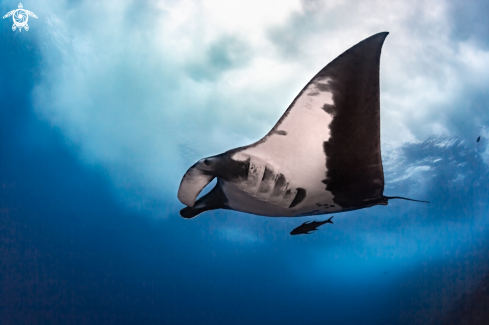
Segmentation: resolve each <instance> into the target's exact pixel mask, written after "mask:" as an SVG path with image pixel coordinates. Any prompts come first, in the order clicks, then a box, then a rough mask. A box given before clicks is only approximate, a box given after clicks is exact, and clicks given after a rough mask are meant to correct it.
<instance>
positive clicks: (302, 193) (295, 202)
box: [289, 187, 306, 208]
mask: <svg viewBox="0 0 489 325" xmlns="http://www.w3.org/2000/svg"><path fill="white" fill-rule="evenodd" d="M305 198H306V190H305V189H303V188H301V187H299V188H297V194H296V195H295V198H294V200H293V201H292V203H291V204H290V206H289V208H293V207H295V206H297V205H298V204H299V203H301V202H302V201H304V199H305Z"/></svg>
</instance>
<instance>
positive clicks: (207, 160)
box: [204, 158, 211, 166]
mask: <svg viewBox="0 0 489 325" xmlns="http://www.w3.org/2000/svg"><path fill="white" fill-rule="evenodd" d="M210 164H211V161H210V160H209V159H207V158H206V159H204V165H206V166H209V165H210Z"/></svg>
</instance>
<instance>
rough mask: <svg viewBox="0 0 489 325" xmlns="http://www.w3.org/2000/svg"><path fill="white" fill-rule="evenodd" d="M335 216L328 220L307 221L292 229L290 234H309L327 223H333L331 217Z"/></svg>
mask: <svg viewBox="0 0 489 325" xmlns="http://www.w3.org/2000/svg"><path fill="white" fill-rule="evenodd" d="M333 217H334V216H333ZM333 217H331V218H329V219H328V220H324V221H306V222H304V223H303V224H302V225H300V226H299V227H297V228H295V229H294V230H292V231H291V232H290V234H291V235H302V234H306V235H309V234H311V233H312V232H313V231H314V230H317V227H319V226H322V225H324V224H325V223H333V221H331V219H333Z"/></svg>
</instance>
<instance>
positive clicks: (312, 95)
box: [178, 32, 396, 218]
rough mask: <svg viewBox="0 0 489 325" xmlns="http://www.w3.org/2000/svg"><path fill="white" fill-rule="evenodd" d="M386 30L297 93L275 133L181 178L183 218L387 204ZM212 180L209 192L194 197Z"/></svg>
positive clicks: (284, 214) (199, 164) (194, 168)
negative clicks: (383, 123) (382, 82)
mask: <svg viewBox="0 0 489 325" xmlns="http://www.w3.org/2000/svg"><path fill="white" fill-rule="evenodd" d="M387 34H388V33H387V32H384V33H379V34H376V35H373V36H371V37H369V38H367V39H365V40H364V41H362V42H360V43H358V44H357V45H355V46H353V47H352V48H350V49H349V50H347V51H346V52H344V53H343V54H341V55H340V56H339V57H337V58H336V59H335V60H333V61H332V62H331V63H330V64H328V65H327V66H326V67H325V68H323V69H322V70H321V71H320V72H319V73H318V74H317V75H316V76H314V78H312V80H311V81H310V82H309V83H308V84H307V85H306V86H305V87H304V89H302V90H301V91H300V93H299V95H297V97H296V98H295V99H294V100H293V102H292V104H291V105H290V106H289V108H287V110H286V111H285V113H284V114H283V116H282V117H281V118H280V120H279V121H278V122H277V124H276V125H275V126H274V127H273V128H272V130H271V131H270V132H269V133H268V134H267V135H266V136H265V137H263V138H262V139H261V140H259V141H257V142H255V143H254V144H251V145H249V146H245V147H240V148H236V149H232V150H229V151H227V152H225V153H223V154H220V155H217V156H213V157H209V158H206V159H202V160H200V161H199V162H197V163H196V164H195V165H193V166H192V167H191V168H189V170H188V171H187V173H186V174H185V175H184V177H183V179H182V182H181V184H180V188H179V189H178V198H179V199H180V201H181V202H182V203H183V204H185V205H186V206H187V207H186V208H184V209H183V210H181V212H180V214H181V215H182V217H184V218H193V217H195V216H197V215H198V214H199V213H202V212H204V211H208V210H212V209H232V210H237V211H242V212H247V213H251V214H256V215H263V216H271V217H298V216H307V215H318V214H326V213H335V212H344V211H351V210H355V209H362V208H367V207H371V206H374V205H387V204H388V199H391V198H396V197H385V196H384V195H383V191H384V173H383V168H382V159H381V152H380V100H379V98H380V95H379V64H380V53H381V49H382V44H383V42H384V39H385V38H386V36H387ZM213 178H217V179H218V181H217V184H216V186H215V187H214V189H213V190H212V191H210V192H209V193H208V194H206V195H204V196H203V197H201V198H199V199H197V197H198V195H199V193H200V192H201V191H202V190H203V189H204V187H205V186H207V184H209V183H210V182H211V181H212V179H213Z"/></svg>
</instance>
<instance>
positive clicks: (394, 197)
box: [384, 196, 430, 203]
mask: <svg viewBox="0 0 489 325" xmlns="http://www.w3.org/2000/svg"><path fill="white" fill-rule="evenodd" d="M384 198H386V199H387V200H392V199H400V200H407V201H414V202H422V203H430V202H429V201H421V200H414V199H408V198H407V197H402V196H384Z"/></svg>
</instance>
